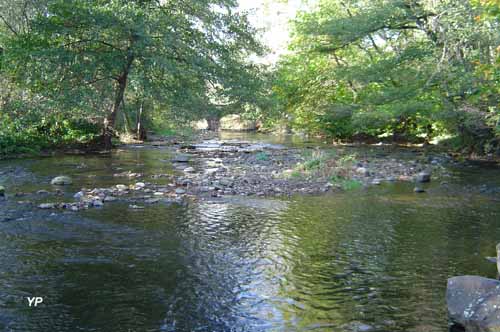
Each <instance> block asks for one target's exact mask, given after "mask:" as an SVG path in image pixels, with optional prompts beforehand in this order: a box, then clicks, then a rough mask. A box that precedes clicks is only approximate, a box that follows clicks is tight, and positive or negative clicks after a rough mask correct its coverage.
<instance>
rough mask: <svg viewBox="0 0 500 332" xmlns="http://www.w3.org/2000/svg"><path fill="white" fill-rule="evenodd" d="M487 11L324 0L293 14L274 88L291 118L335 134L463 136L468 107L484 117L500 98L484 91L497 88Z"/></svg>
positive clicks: (453, 4)
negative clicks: (486, 71) (487, 71)
mask: <svg viewBox="0 0 500 332" xmlns="http://www.w3.org/2000/svg"><path fill="white" fill-rule="evenodd" d="M483 13H484V8H482V7H481V6H475V5H474V3H473V2H471V1H459V0H447V1H445V0H440V1H430V0H429V1H428V0H392V1H385V0H376V1H367V0H351V1H349V0H324V1H320V3H319V6H318V8H317V9H316V10H314V11H312V12H306V13H302V14H301V15H299V17H298V18H297V19H296V20H295V22H294V39H293V43H292V45H291V48H292V50H293V51H294V53H293V54H292V55H291V56H288V57H285V58H284V59H283V60H282V62H281V65H280V70H279V75H278V77H279V78H280V80H279V81H278V83H277V84H276V87H275V89H276V90H277V91H278V92H279V95H280V96H281V98H282V99H283V100H284V101H285V103H286V108H287V109H288V110H289V111H291V112H293V113H294V114H295V116H296V120H298V121H301V123H302V124H305V125H306V126H309V127H311V128H313V130H315V131H323V132H325V131H326V132H328V133H330V134H332V135H333V136H337V137H339V138H349V137H352V136H353V135H357V134H368V135H371V136H381V135H393V136H394V137H396V138H397V137H404V139H406V140H408V139H418V138H419V137H425V138H426V139H427V140H429V139H431V138H432V137H434V136H436V135H438V134H443V133H445V132H447V133H452V134H459V135H462V134H464V130H469V129H471V128H470V127H469V128H464V127H463V126H462V125H461V124H463V122H464V121H463V120H464V117H467V116H468V115H467V114H470V112H464V111H463V110H464V106H468V107H469V109H470V106H473V108H476V109H477V110H478V111H479V113H481V114H482V115H481V118H482V119H483V120H485V119H486V118H487V117H488V116H489V114H490V113H492V112H493V111H492V108H495V107H496V106H497V105H498V102H499V100H498V98H497V97H496V96H495V95H494V94H492V93H490V94H488V95H487V96H486V94H482V95H481V93H480V91H483V92H484V91H486V90H487V89H488V88H487V87H492V86H495V83H496V82H495V79H494V78H493V77H487V76H485V75H483V74H482V73H481V68H482V66H489V65H491V64H493V63H494V62H495V61H496V53H495V48H496V47H497V45H498V44H499V40H500V34H499V33H498V21H497V20H496V19H495V18H490V19H479V17H482V16H481V15H482V14H483ZM294 72H301V73H303V74H300V75H294V74H293V73H294ZM480 95H481V96H480ZM490 129H491V128H490ZM470 133H471V134H473V135H475V133H472V132H470ZM490 134H491V130H490ZM475 137H476V139H479V136H477V135H476V136H475ZM490 138H491V135H490Z"/></svg>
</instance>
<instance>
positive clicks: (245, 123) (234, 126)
mask: <svg viewBox="0 0 500 332" xmlns="http://www.w3.org/2000/svg"><path fill="white" fill-rule="evenodd" d="M220 129H221V130H229V131H252V130H256V129H257V123H256V122H255V121H252V120H246V119H243V117H242V116H241V115H238V114H230V115H226V116H224V117H222V118H221V119H220Z"/></svg>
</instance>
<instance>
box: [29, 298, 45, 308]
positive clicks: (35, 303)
mask: <svg viewBox="0 0 500 332" xmlns="http://www.w3.org/2000/svg"><path fill="white" fill-rule="evenodd" d="M26 299H27V300H28V305H29V306H30V307H37V306H38V305H39V304H42V303H43V297H39V296H34V297H29V296H28V297H27V298H26Z"/></svg>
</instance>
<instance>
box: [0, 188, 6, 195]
mask: <svg viewBox="0 0 500 332" xmlns="http://www.w3.org/2000/svg"><path fill="white" fill-rule="evenodd" d="M0 196H5V188H4V187H3V186H0Z"/></svg>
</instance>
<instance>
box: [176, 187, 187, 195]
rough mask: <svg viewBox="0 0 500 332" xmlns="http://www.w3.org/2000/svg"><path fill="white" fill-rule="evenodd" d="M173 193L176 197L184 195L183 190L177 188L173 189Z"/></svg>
mask: <svg viewBox="0 0 500 332" xmlns="http://www.w3.org/2000/svg"><path fill="white" fill-rule="evenodd" d="M175 193H176V194H177V195H182V194H185V193H186V191H185V190H184V189H182V188H177V189H175Z"/></svg>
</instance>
